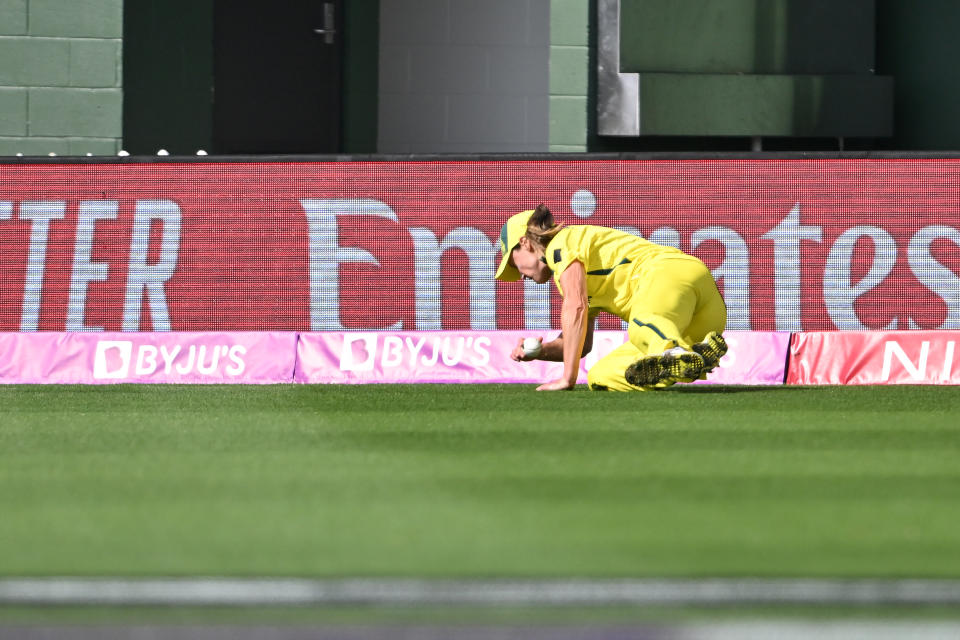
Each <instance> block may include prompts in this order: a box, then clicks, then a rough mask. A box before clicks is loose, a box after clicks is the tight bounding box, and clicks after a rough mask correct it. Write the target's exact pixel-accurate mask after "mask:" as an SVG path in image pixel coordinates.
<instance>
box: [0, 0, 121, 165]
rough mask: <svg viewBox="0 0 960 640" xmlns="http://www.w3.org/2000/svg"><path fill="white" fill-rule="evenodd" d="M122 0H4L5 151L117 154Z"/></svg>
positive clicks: (0, 10)
mask: <svg viewBox="0 0 960 640" xmlns="http://www.w3.org/2000/svg"><path fill="white" fill-rule="evenodd" d="M122 36H123V0H0V155H15V154H17V153H22V154H24V155H47V154H49V153H56V154H58V155H84V154H86V153H92V154H94V155H101V154H111V155H112V154H115V153H116V152H117V151H118V150H119V148H120V141H121V138H122V135H123V134H122V125H123V114H122V102H123V96H122V89H121V78H122V73H121V53H122Z"/></svg>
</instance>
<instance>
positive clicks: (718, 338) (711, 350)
mask: <svg viewBox="0 0 960 640" xmlns="http://www.w3.org/2000/svg"><path fill="white" fill-rule="evenodd" d="M690 348H691V349H693V351H694V352H696V353H698V354H700V357H701V358H703V364H704V366H703V371H704V373H706V372H707V371H713V370H714V369H715V368H716V367H717V365H718V364H720V358H722V357H723V355H724V354H725V353H726V352H727V341H726V340H724V339H723V336H722V335H720V334H719V333H717V332H716V331H711V332H710V333H708V334H707V336H706V337H705V338H704V339H703V342H698V343H696V344H695V345H693V346H692V347H690Z"/></svg>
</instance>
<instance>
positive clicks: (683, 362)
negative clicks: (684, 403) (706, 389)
mask: <svg viewBox="0 0 960 640" xmlns="http://www.w3.org/2000/svg"><path fill="white" fill-rule="evenodd" d="M703 369H704V361H703V357H702V356H700V354H698V353H695V352H693V351H687V350H686V349H683V348H681V347H675V348H673V349H670V350H669V351H665V352H664V353H662V354H660V355H658V356H644V357H642V358H640V359H639V360H637V361H636V362H634V363H633V364H631V365H630V366H629V367H627V370H626V371H625V372H624V377H625V378H626V379H627V382H629V383H630V384H632V385H633V386H635V387H652V386H654V385H656V384H661V386H669V385H670V384H673V383H674V382H685V381H689V380H696V379H697V378H699V377H700V374H701V373H702V372H703Z"/></svg>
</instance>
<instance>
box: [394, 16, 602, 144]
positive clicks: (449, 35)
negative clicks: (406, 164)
mask: <svg viewBox="0 0 960 640" xmlns="http://www.w3.org/2000/svg"><path fill="white" fill-rule="evenodd" d="M581 1H582V0H581ZM550 2H551V0H380V59H379V67H380V83H379V97H378V99H379V106H378V110H379V112H378V127H379V133H378V142H377V150H378V151H379V152H381V153H457V152H460V153H483V152H544V151H546V150H547V148H548V138H549V131H548V128H549V122H548V112H549V93H548V92H549V80H550V79H549V59H548V58H549V55H550V42H549V38H550V30H549V26H550V25H549V13H550ZM584 4H586V3H585V2H584Z"/></svg>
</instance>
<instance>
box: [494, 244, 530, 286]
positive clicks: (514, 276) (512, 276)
mask: <svg viewBox="0 0 960 640" xmlns="http://www.w3.org/2000/svg"><path fill="white" fill-rule="evenodd" d="M512 251H513V249H510V250H508V251H507V252H506V253H504V254H503V257H502V258H500V266H499V267H497V273H496V275H495V276H494V278H496V279H497V280H499V281H501V282H516V281H517V280H519V279H520V278H522V277H523V276H521V275H520V272H519V271H517V268H516V267H515V266H513V265H512V264H510V253H511V252H512Z"/></svg>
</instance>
